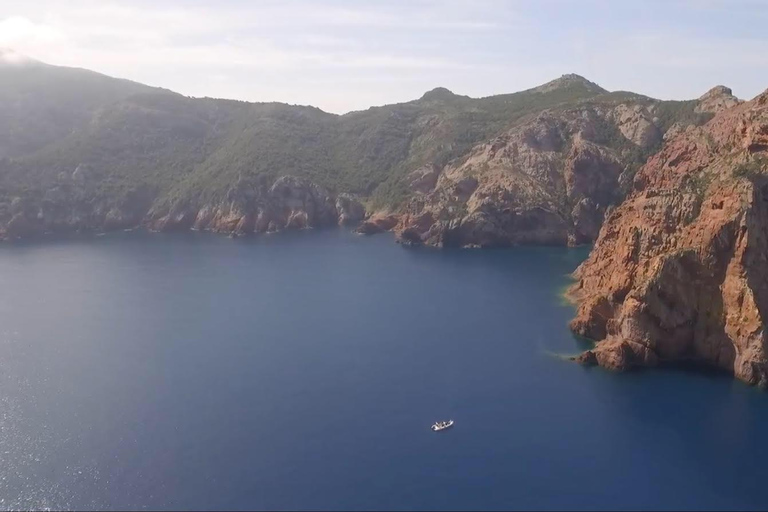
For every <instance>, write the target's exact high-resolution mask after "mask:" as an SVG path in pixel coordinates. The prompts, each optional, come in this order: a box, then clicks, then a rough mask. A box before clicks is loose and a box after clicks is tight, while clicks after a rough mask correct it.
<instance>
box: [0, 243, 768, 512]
mask: <svg viewBox="0 0 768 512" xmlns="http://www.w3.org/2000/svg"><path fill="white" fill-rule="evenodd" d="M588 250H589V248H576V249H568V248H553V247H537V248H510V249H488V250H436V249H430V248H406V247H402V246H400V245H398V244H396V243H394V241H393V239H392V237H391V236H390V235H386V234H384V235H377V236H370V237H363V236H357V235H354V234H352V233H350V232H349V231H348V230H345V229H330V230H310V231H302V232H290V233H280V234H274V235H269V236H258V237H250V238H238V239H232V238H228V237H225V236H220V235H214V234H208V233H178V234H157V233H143V232H132V233H114V234H108V235H104V236H77V237H66V238H43V239H38V240H34V241H25V242H12V243H3V244H2V245H0V509H10V510H12V509H107V510H110V509H116V510H128V509H131V510H134V509H135V510H142V509H151V510H178V509H193V510H222V509H223V510H246V509H247V510H252V509H268V510H468V509H471V510H477V509H482V510H496V509H499V510H502V509H505V510H506V509H529V510H530V509H535V510H565V509H568V510H584V509H611V510H641V509H642V510H658V509H666V510H668V509H675V510H683V509H697V510H701V509H716V510H724V509H738V510H744V509H765V508H766V507H768V485H767V484H766V478H767V477H768V474H767V473H765V472H764V471H765V467H766V466H765V460H766V456H767V455H768V435H766V433H765V430H764V429H765V426H766V425H768V394H766V393H765V392H763V391H760V390H758V389H754V388H750V387H748V386H746V385H744V384H742V383H740V382H737V381H734V380H733V379H732V378H731V377H729V376H728V375H722V374H716V373H710V372H704V371H699V370H692V369H675V368H666V369H655V370H644V371H635V372H629V373H623V374H618V373H612V372H609V371H606V370H602V369H600V368H585V367H582V366H580V365H578V364H575V363H573V362H571V361H569V360H568V356H571V355H574V354H577V353H579V352H580V351H581V350H584V349H585V348H588V346H589V345H588V343H587V342H585V341H583V340H578V339H576V338H574V336H573V335H572V334H571V333H570V331H569V329H568V321H569V320H570V319H571V318H572V316H573V308H572V306H571V305H569V304H568V303H567V302H566V301H564V299H563V298H562V293H563V290H564V288H565V287H566V286H567V285H568V283H569V282H570V281H569V279H570V278H569V275H570V273H571V272H572V271H573V270H574V269H575V268H576V267H577V266H578V264H579V263H580V262H581V261H583V259H584V258H585V257H586V256H587V253H588ZM448 419H452V420H454V421H455V424H454V426H453V427H452V428H451V429H449V430H446V431H443V432H438V433H435V432H432V431H431V429H430V426H431V425H432V423H434V422H435V421H440V420H448Z"/></svg>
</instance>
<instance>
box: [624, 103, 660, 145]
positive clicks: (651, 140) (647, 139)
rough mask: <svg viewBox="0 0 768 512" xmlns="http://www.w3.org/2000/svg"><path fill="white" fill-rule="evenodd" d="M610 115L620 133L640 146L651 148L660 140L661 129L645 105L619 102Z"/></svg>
mask: <svg viewBox="0 0 768 512" xmlns="http://www.w3.org/2000/svg"><path fill="white" fill-rule="evenodd" d="M612 117H613V119H614V122H615V123H616V126H618V128H619V130H620V131H621V134H622V135H624V137H626V138H627V139H629V140H630V141H632V142H633V143H634V144H636V145H638V146H640V147H641V148H651V147H653V146H656V145H658V143H659V142H661V138H662V133H661V130H659V128H658V126H656V124H655V123H654V119H653V116H652V115H651V113H650V112H648V109H647V108H646V107H644V106H642V105H627V104H621V105H618V106H617V107H616V108H615V109H614V110H613V112H612Z"/></svg>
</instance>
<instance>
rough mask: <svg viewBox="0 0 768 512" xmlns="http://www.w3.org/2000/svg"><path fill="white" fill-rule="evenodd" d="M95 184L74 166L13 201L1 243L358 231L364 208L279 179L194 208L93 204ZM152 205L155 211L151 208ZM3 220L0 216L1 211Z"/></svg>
mask: <svg viewBox="0 0 768 512" xmlns="http://www.w3.org/2000/svg"><path fill="white" fill-rule="evenodd" d="M98 183H99V180H98V177H97V175H96V173H95V171H93V170H92V169H90V168H89V167H87V166H84V165H80V166H78V167H77V168H76V169H75V171H74V172H73V173H72V175H71V176H69V175H66V174H64V173H62V175H61V176H60V177H59V180H58V182H57V183H56V184H55V185H54V186H52V187H51V188H49V189H48V190H46V191H45V192H44V193H43V194H42V196H41V197H37V198H28V199H22V198H20V197H17V198H16V199H15V200H14V201H13V202H12V203H11V206H10V209H9V210H10V211H9V212H7V213H6V215H7V217H8V219H9V220H8V221H7V222H6V223H5V225H0V239H3V238H21V237H25V236H30V235H39V234H43V233H49V232H67V231H107V230H112V229H125V228H134V227H139V226H144V227H147V228H148V229H151V230H156V231H174V230H186V229H196V230H207V231H215V232H220V233H232V234H249V233H269V232H275V231H282V230H286V229H305V228H313V227H323V226H331V225H336V224H342V225H347V224H357V223H359V222H360V221H361V220H362V219H363V218H364V217H365V208H364V207H363V205H362V204H361V203H360V202H359V201H358V200H357V199H356V198H355V197H354V196H351V195H349V194H337V195H334V194H332V193H330V192H329V191H328V190H327V189H325V188H323V187H321V186H319V185H317V184H315V183H312V182H310V181H308V180H306V179H302V178H296V177H293V176H283V177H280V178H278V179H277V180H275V181H274V182H268V181H267V180H265V179H262V180H259V181H257V182H256V183H249V182H247V181H243V180H241V181H239V182H238V183H237V184H236V185H235V186H233V187H232V188H231V189H230V191H229V193H228V194H227V197H226V199H225V200H223V201H218V202H209V203H205V204H195V203H189V202H186V201H185V202H175V203H172V204H170V205H167V206H166V205H165V204H166V203H165V202H163V201H161V202H159V203H156V197H155V194H154V193H153V192H152V191H151V190H150V189H147V188H144V189H140V190H137V191H134V192H132V193H130V194H128V195H126V196H125V197H124V198H122V199H121V200H120V201H118V202H115V201H114V199H113V198H111V199H110V201H109V202H106V201H103V200H98V199H97V198H98V197H99V196H98V190H97V187H98ZM153 204H155V206H152V205H153ZM0 213H2V212H0Z"/></svg>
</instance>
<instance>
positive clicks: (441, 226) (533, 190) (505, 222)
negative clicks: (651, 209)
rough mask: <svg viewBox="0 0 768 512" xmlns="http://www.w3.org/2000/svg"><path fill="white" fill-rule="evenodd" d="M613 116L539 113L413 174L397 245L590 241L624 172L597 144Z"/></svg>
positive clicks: (584, 110) (589, 110) (579, 112)
mask: <svg viewBox="0 0 768 512" xmlns="http://www.w3.org/2000/svg"><path fill="white" fill-rule="evenodd" d="M612 116H613V114H612V113H611V112H610V111H607V110H605V111H600V110H596V109H592V108H586V107H585V108H582V109H572V110H568V111H564V112H557V113H553V112H544V113H542V114H540V115H539V116H537V117H536V118H534V119H532V120H531V121H529V122H527V123H525V124H523V125H521V126H520V127H518V128H516V129H513V130H511V131H509V132H507V133H505V134H504V135H502V136H500V137H498V138H496V139H494V140H492V141H490V142H488V143H486V144H482V145H479V146H476V147H475V148H474V149H473V150H472V151H471V152H470V153H469V154H468V155H467V157H466V158H464V159H461V160H460V161H458V162H454V163H452V164H449V165H448V166H446V167H445V168H444V169H443V170H442V171H440V172H439V173H437V172H436V171H435V170H434V169H433V170H432V171H429V172H427V171H423V170H422V171H420V172H419V173H415V174H414V175H412V176H414V177H413V178H412V179H411V181H410V183H411V186H412V187H413V188H415V189H416V191H417V192H418V193H416V194H414V196H413V197H412V199H411V200H410V202H409V203H408V204H407V205H406V206H405V207H404V208H403V210H402V212H401V215H400V220H399V223H398V225H397V227H396V228H395V231H396V233H397V239H398V241H400V242H401V243H404V244H408V245H413V244H427V245H432V246H437V247H443V246H456V247H489V246H508V245H517V244H558V245H565V244H568V243H570V244H579V243H586V242H590V241H592V240H594V239H595V237H596V236H597V233H598V231H599V229H600V225H601V223H602V219H603V214H604V212H605V209H606V207H607V206H608V205H609V204H611V203H612V202H614V201H615V200H616V198H617V193H618V189H619V185H618V183H619V177H620V175H621V174H622V173H623V172H624V171H625V170H626V169H627V165H626V164H625V162H624V161H623V159H622V158H623V157H622V155H621V154H620V153H619V152H618V151H615V150H613V149H610V148H609V147H607V146H604V145H601V144H600V143H598V142H596V140H599V134H600V131H601V130H600V127H602V126H603V125H604V124H605V123H611V122H613V121H612V119H613V118H612ZM611 126H615V125H611ZM657 131H658V130H657ZM619 136H621V135H619ZM659 136H660V135H659ZM427 176H428V177H429V178H430V180H427V179H426V177H427ZM433 176H434V177H436V182H435V184H434V185H432V183H431V179H432V177H433ZM422 184H423V186H422Z"/></svg>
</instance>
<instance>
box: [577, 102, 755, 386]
mask: <svg viewBox="0 0 768 512" xmlns="http://www.w3.org/2000/svg"><path fill="white" fill-rule="evenodd" d="M767 163H768V91H767V92H766V93H763V94H762V95H760V96H758V97H757V98H755V99H754V100H752V101H750V102H747V103H742V104H740V105H737V106H733V107H732V108H729V109H726V110H723V111H721V112H720V113H718V114H717V115H716V116H715V117H714V118H713V119H712V120H711V121H710V122H709V123H707V124H706V125H705V126H703V127H699V128H690V129H688V130H686V131H685V132H683V133H680V134H678V135H677V136H676V137H674V138H672V139H671V140H669V141H668V142H667V144H666V145H665V146H664V148H663V149H662V151H661V152H660V153H658V154H657V155H655V156H654V157H652V158H651V159H650V160H649V161H648V163H647V164H646V165H645V166H644V167H643V168H642V169H641V170H640V171H639V172H638V174H637V175H636V177H635V180H634V187H633V191H632V192H631V193H630V194H629V196H628V197H627V199H626V200H625V201H624V202H623V203H622V204H621V205H620V206H618V207H616V208H615V209H613V210H611V211H609V212H608V214H607V216H606V219H605V223H604V224H603V226H602V228H601V230H600V234H599V236H598V239H597V242H596V244H595V248H594V250H593V251H592V253H591V254H590V256H589V258H588V259H587V260H586V261H585V262H584V263H583V264H582V265H581V266H580V267H579V268H578V269H577V270H576V272H575V274H574V275H575V278H576V280H577V282H576V283H575V284H574V285H573V286H572V287H571V289H570V290H569V294H570V296H571V297H572V298H573V299H574V300H575V301H576V303H577V305H578V310H577V316H576V318H575V319H574V320H573V321H572V323H571V327H572V329H573V330H574V331H575V332H576V333H578V334H580V335H583V336H585V337H588V338H591V339H593V340H596V341H597V344H596V345H595V347H594V348H593V349H592V350H589V351H587V352H586V353H584V354H582V355H581V356H580V357H579V358H578V360H580V361H582V362H584V363H589V364H599V365H601V366H604V367H607V368H612V369H626V368H630V367H635V366H650V365H655V364H658V363H660V362H678V361H689V362H694V363H696V364H700V365H705V366H710V367H717V368H721V369H724V370H726V371H729V372H732V373H733V374H734V375H735V376H736V377H737V378H739V379H741V380H743V381H746V382H748V383H750V384H757V385H761V386H766V385H768V358H767V357H766V333H765V318H766V315H767V314H768V164H767Z"/></svg>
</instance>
